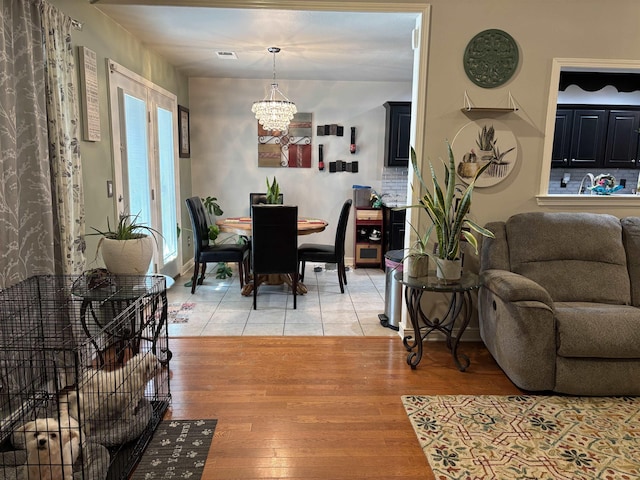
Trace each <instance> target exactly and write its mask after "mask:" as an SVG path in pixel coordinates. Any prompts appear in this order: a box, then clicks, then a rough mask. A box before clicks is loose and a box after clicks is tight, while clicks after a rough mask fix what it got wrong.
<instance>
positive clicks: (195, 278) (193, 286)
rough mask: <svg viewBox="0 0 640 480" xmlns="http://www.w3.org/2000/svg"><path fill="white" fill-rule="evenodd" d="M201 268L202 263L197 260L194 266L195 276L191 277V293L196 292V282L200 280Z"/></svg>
mask: <svg viewBox="0 0 640 480" xmlns="http://www.w3.org/2000/svg"><path fill="white" fill-rule="evenodd" d="M199 269H200V264H199V263H198V262H195V265H194V266H193V277H191V293H192V294H193V293H196V283H197V282H198V272H199Z"/></svg>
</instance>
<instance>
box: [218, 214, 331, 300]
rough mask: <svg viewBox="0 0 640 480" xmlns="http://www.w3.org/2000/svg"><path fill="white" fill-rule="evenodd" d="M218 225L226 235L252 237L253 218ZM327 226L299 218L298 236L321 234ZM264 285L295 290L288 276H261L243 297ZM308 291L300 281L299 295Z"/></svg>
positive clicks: (230, 219) (225, 220)
mask: <svg viewBox="0 0 640 480" xmlns="http://www.w3.org/2000/svg"><path fill="white" fill-rule="evenodd" d="M216 225H217V226H218V228H220V231H221V232H224V233H234V234H236V235H242V236H246V237H250V236H251V217H227V218H221V219H218V220H216ZM327 225H329V223H328V222H327V221H326V220H322V219H320V218H310V217H298V235H310V234H312V233H320V232H322V231H324V230H325V229H326V228H327ZM262 283H264V284H266V285H282V284H284V283H286V284H287V285H289V287H290V288H293V280H292V279H291V277H290V276H289V275H288V274H269V275H260V276H259V278H254V279H253V281H252V282H249V283H247V284H245V286H244V287H243V288H242V295H244V296H249V295H252V294H253V289H254V288H255V285H256V284H257V285H260V284H262ZM307 291H308V290H307V287H306V286H305V285H304V284H303V283H302V282H300V281H298V289H297V292H298V295H304V294H305V293H307Z"/></svg>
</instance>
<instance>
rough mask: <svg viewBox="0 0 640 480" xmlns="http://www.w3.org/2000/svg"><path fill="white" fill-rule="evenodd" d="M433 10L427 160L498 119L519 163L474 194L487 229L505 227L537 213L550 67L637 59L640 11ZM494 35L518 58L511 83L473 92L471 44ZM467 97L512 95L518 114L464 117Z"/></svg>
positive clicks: (482, 100) (599, 5)
mask: <svg viewBox="0 0 640 480" xmlns="http://www.w3.org/2000/svg"><path fill="white" fill-rule="evenodd" d="M431 4H432V5H433V7H432V9H431V37H430V45H429V50H430V56H429V63H428V70H429V76H428V88H427V101H426V135H425V142H426V153H427V155H428V156H429V157H431V158H432V159H436V158H438V157H444V156H445V154H446V150H445V147H444V143H443V142H444V139H450V140H451V139H452V138H453V137H454V136H455V134H456V132H458V130H459V129H460V128H461V127H463V126H464V125H465V124H466V123H467V122H469V121H471V120H477V119H479V118H496V119H498V120H499V121H501V122H503V123H505V124H506V125H507V126H508V127H509V128H510V129H511V130H512V131H513V132H514V134H515V136H516V139H517V141H518V159H517V162H518V163H517V165H516V167H515V171H514V172H513V173H512V174H511V175H510V176H509V177H508V178H507V179H506V180H504V181H503V182H501V183H499V184H498V185H496V186H493V187H490V188H485V189H477V190H476V194H475V196H474V204H473V207H472V213H473V214H474V215H475V217H476V218H477V219H478V220H479V221H480V222H481V223H484V222H486V221H488V220H496V219H505V218H507V217H508V216H510V215H511V214H513V213H516V212H523V211H530V210H540V209H541V207H539V206H538V205H537V202H536V199H535V195H537V194H538V188H539V183H540V175H541V165H542V151H543V145H544V131H545V123H546V114H547V101H548V97H549V78H550V72H551V62H552V59H553V58H554V57H562V58H574V57H576V58H579V57H585V58H603V59H607V58H620V59H638V58H640V28H639V27H640V4H639V3H638V2H635V1H632V0H614V1H608V2H600V1H597V0H586V1H585V0H555V1H551V0H546V1H535V2H525V1H508V0H483V1H477V0H456V1H449V0H435V1H433V2H431ZM489 28H498V29H502V30H505V31H506V32H508V33H509V34H510V35H511V36H512V37H513V38H514V39H515V41H516V42H517V44H518V47H519V52H520V64H519V67H518V70H517V71H516V73H515V75H514V77H513V78H512V79H511V80H510V81H509V82H508V83H507V84H506V85H504V86H502V87H498V88H495V89H483V88H480V87H477V86H475V85H474V84H473V83H472V82H471V81H470V80H469V79H467V77H466V74H465V72H464V69H463V65H462V56H463V52H464V49H465V47H466V45H467V43H468V41H469V40H470V39H471V38H472V37H473V36H474V35H475V34H476V33H478V32H480V31H482V30H485V29H489ZM465 90H466V91H467V92H468V94H469V96H470V97H471V99H472V101H473V103H474V104H475V105H477V106H501V107H502V106H507V96H508V92H511V94H512V95H513V97H514V98H515V100H516V102H517V103H518V104H519V106H520V110H519V111H518V112H517V113H508V114H502V115H493V116H492V115H490V114H464V113H462V112H461V111H460V107H461V106H462V97H463V94H464V92H465ZM542 175H548V172H543V173H542ZM638 206H640V203H639V205H638ZM572 208H573V209H578V207H572ZM545 209H547V210H551V209H555V210H557V209H563V210H566V209H568V208H567V207H545ZM579 209H582V210H584V209H586V208H579ZM589 210H591V211H600V212H603V211H606V212H609V213H613V214H615V215H619V216H624V215H630V214H638V211H639V210H638V208H637V207H618V208H616V209H612V208H610V207H607V206H606V205H605V206H601V207H599V206H592V207H589Z"/></svg>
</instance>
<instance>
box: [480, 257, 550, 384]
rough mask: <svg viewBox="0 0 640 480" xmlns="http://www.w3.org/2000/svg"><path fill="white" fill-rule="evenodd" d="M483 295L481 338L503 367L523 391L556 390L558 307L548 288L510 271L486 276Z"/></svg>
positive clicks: (485, 274)
mask: <svg viewBox="0 0 640 480" xmlns="http://www.w3.org/2000/svg"><path fill="white" fill-rule="evenodd" d="M481 280H482V282H483V283H482V287H481V288H480V291H479V292H478V315H479V324H480V336H481V338H482V340H483V341H484V343H485V345H486V346H487V349H488V350H489V351H490V352H491V355H493V358H495V360H496V362H498V365H500V367H501V368H502V369H503V370H504V371H505V373H506V374H507V376H508V377H509V378H510V379H511V381H512V382H513V383H515V384H516V385H517V386H518V387H520V388H522V389H524V390H532V391H543V390H553V388H554V387H555V365H556V333H555V320H554V304H553V300H552V299H551V295H549V292H547V290H546V289H544V288H542V287H541V286H540V285H539V284H537V283H536V282H534V281H532V280H531V279H529V278H527V277H523V276H522V275H518V274H517V273H513V272H509V271H506V270H499V269H489V270H485V271H484V272H483V273H482V274H481Z"/></svg>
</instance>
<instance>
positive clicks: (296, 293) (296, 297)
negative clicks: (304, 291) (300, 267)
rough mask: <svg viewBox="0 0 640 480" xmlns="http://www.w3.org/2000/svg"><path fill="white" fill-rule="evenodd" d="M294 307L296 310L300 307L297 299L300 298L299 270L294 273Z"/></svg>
mask: <svg viewBox="0 0 640 480" xmlns="http://www.w3.org/2000/svg"><path fill="white" fill-rule="evenodd" d="M292 277H293V287H292V289H293V309H294V310H296V309H297V308H298V305H297V299H298V272H294V273H293V275H292Z"/></svg>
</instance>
